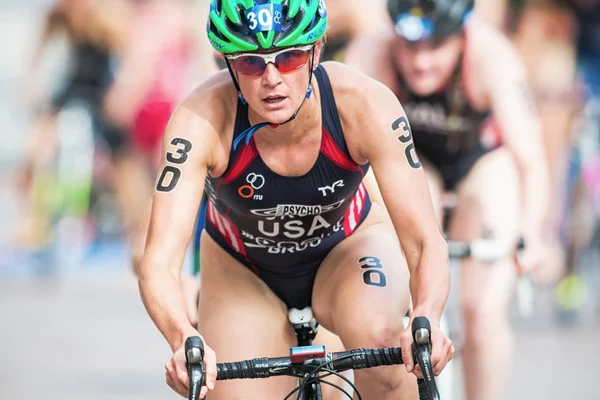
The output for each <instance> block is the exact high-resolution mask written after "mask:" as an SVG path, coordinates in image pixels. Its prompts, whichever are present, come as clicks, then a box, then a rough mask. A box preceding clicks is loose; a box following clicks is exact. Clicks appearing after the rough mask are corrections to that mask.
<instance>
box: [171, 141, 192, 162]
mask: <svg viewBox="0 0 600 400" xmlns="http://www.w3.org/2000/svg"><path fill="white" fill-rule="evenodd" d="M171 144H172V145H173V146H175V147H177V151H176V152H175V154H177V155H178V157H177V158H175V157H174V156H173V153H171V152H168V153H167V161H168V162H171V163H173V164H183V163H184V162H186V161H187V158H188V153H189V152H190V150H192V143H191V142H190V141H189V140H186V139H182V138H178V137H176V138H174V139H173V140H171ZM180 145H181V146H183V148H180V147H179V146H180Z"/></svg>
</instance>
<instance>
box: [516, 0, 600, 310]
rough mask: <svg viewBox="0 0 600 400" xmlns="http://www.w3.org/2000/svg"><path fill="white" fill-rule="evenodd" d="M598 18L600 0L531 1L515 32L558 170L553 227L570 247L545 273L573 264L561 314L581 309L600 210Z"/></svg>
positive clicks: (562, 289) (561, 290) (560, 294)
mask: <svg viewBox="0 0 600 400" xmlns="http://www.w3.org/2000/svg"><path fill="white" fill-rule="evenodd" d="M599 22H600V1H598V0H562V1H552V0H547V1H538V2H532V3H530V4H528V5H527V7H526V8H525V10H524V13H523V16H522V18H521V20H520V22H519V25H518V29H517V30H516V32H515V42H516V44H517V46H518V48H519V50H520V52H521V54H522V55H523V59H524V60H525V63H526V66H527V69H528V71H529V78H530V82H531V86H532V88H533V90H534V94H535V100H536V103H537V106H538V108H539V110H540V116H541V119H542V126H543V132H544V139H545V147H546V149H547V155H548V160H549V165H550V168H551V172H552V176H553V181H552V193H553V196H552V199H553V202H552V222H553V226H552V228H553V232H555V233H556V235H557V236H558V234H559V233H560V236H561V242H562V245H563V246H564V250H563V251H564V255H562V256H557V257H555V259H556V261H557V262H556V264H557V265H556V266H555V268H552V269H551V271H552V272H553V273H552V274H548V276H543V277H541V278H542V279H543V280H544V281H547V282H550V283H554V282H555V281H556V280H557V278H558V277H557V274H561V275H562V274H563V273H564V272H565V268H566V277H565V278H564V279H563V280H562V282H561V283H560V284H559V286H558V290H557V305H558V308H559V311H561V314H563V313H565V314H571V313H574V312H576V310H577V309H579V308H580V307H581V306H582V305H583V303H584V301H585V288H584V283H583V282H582V279H581V278H580V277H579V276H578V274H577V265H578V264H580V261H579V258H580V255H581V253H582V250H583V249H584V248H585V247H587V246H588V244H589V243H590V240H591V238H592V235H593V233H594V230H595V229H596V227H597V225H598V224H597V221H598V216H599V215H600V207H598V204H600V203H599V199H600V148H599V147H600V135H599V129H600V107H599V105H600V23H599ZM594 199H595V201H594ZM557 247H558V246H557ZM572 316H573V315H571V317H572ZM569 319H571V318H569Z"/></svg>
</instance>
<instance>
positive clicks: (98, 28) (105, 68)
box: [17, 0, 125, 247]
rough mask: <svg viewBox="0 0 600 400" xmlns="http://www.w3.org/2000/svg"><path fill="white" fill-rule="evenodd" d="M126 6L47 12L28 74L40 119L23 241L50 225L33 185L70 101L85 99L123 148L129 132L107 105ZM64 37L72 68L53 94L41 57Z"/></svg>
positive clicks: (63, 5) (77, 0)
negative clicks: (104, 102) (121, 127)
mask: <svg viewBox="0 0 600 400" xmlns="http://www.w3.org/2000/svg"><path fill="white" fill-rule="evenodd" d="M121 11H122V9H121V7H119V5H118V3H117V2H114V1H107V2H104V4H103V7H102V8H100V7H99V4H98V3H97V2H95V1H93V0H60V1H57V2H56V3H55V4H54V5H53V6H52V7H50V9H49V10H48V12H47V15H46V16H45V19H44V22H43V27H42V30H41V39H40V41H39V44H38V45H37V47H36V49H35V52H34V55H33V62H32V66H31V70H30V72H29V73H26V74H24V75H25V77H26V79H27V87H26V92H27V97H28V100H29V101H30V103H32V104H30V106H31V107H32V108H33V109H34V112H35V121H34V124H33V129H32V132H31V133H30V135H29V137H28V138H27V147H26V151H25V156H24V161H23V165H22V167H21V169H20V171H19V172H18V181H19V186H20V190H21V193H22V195H23V196H24V201H23V205H24V212H23V217H22V218H21V219H20V221H21V225H20V226H19V227H18V228H17V230H18V232H17V236H18V238H17V240H18V242H20V243H21V244H25V245H28V246H33V247H38V246H39V245H41V242H43V241H44V239H45V238H44V237H43V236H44V235H45V233H46V232H47V229H48V228H49V227H48V224H49V221H48V220H47V219H48V215H44V214H45V211H43V210H40V209H39V207H38V205H37V204H36V202H37V201H36V199H34V197H35V194H34V192H35V190H34V189H35V188H34V187H33V186H34V180H35V176H36V173H37V172H38V171H41V170H44V168H47V166H48V164H49V163H50V162H51V161H52V159H53V158H54V157H55V155H56V149H57V140H58V137H57V130H56V117H57V115H58V112H59V111H60V110H61V109H63V107H64V106H65V105H66V104H67V103H68V102H69V101H71V100H73V99H80V100H83V101H85V102H86V103H87V104H88V106H89V107H90V108H91V109H92V111H93V114H94V115H93V119H94V123H95V126H96V133H98V134H99V135H100V136H101V137H102V138H103V139H104V142H105V143H106V144H108V146H109V148H110V150H111V153H112V154H113V155H114V156H115V157H118V156H119V155H120V154H121V153H122V152H123V148H124V145H125V138H124V136H123V133H122V131H121V130H119V129H117V128H116V127H115V126H114V125H113V124H111V123H110V122H109V121H108V120H107V119H106V118H105V116H104V115H103V113H102V111H101V104H102V100H103V97H104V95H105V92H106V90H107V88H108V86H109V85H110V83H111V81H112V79H113V73H112V69H111V56H112V55H113V53H114V52H115V51H118V49H119V48H120V46H121V44H122V43H121V41H120V38H121V36H122V30H123V24H122V22H123V20H122V19H121V15H122V12H121ZM61 34H62V36H61ZM59 37H63V38H65V39H66V40H67V42H68V44H69V47H70V50H71V58H70V64H69V67H70V69H69V72H68V76H67V78H66V83H65V84H64V85H63V87H62V89H61V90H60V91H59V92H58V93H56V94H55V95H54V96H53V97H52V98H51V99H50V100H48V99H47V98H46V93H47V89H46V88H45V85H43V84H41V83H40V82H41V79H40V78H39V76H40V72H39V70H40V69H41V65H40V62H41V59H42V56H43V54H44V51H45V50H46V48H47V47H48V45H49V44H50V43H52V42H53V40H54V39H57V38H59Z"/></svg>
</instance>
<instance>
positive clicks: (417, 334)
mask: <svg viewBox="0 0 600 400" xmlns="http://www.w3.org/2000/svg"><path fill="white" fill-rule="evenodd" d="M412 331H413V340H414V343H413V356H414V358H415V360H416V362H417V363H418V364H419V366H420V367H421V371H422V373H423V379H418V386H419V398H420V399H421V400H439V398H440V397H439V393H438V390H437V387H436V384H435V380H434V374H433V369H432V365H431V345H430V336H431V327H430V324H429V320H428V319H427V318H425V317H416V318H415V319H414V320H413V325H412ZM185 355H186V361H187V367H188V374H189V377H190V389H189V400H198V398H199V396H200V389H201V388H202V386H203V385H204V383H205V382H204V379H205V371H204V361H203V357H204V344H203V343H202V339H200V337H198V336H194V337H189V338H187V340H186V341H185ZM397 364H403V360H402V350H401V349H400V348H399V347H394V348H384V349H355V350H350V351H341V352H335V353H324V354H322V357H315V358H308V359H304V360H303V361H302V362H301V363H298V362H292V358H291V357H275V358H266V357H261V358H254V359H252V360H244V361H237V362H226V363H219V364H217V380H229V379H260V378H268V377H271V376H281V375H288V376H298V377H303V376H306V375H307V374H311V373H313V372H314V371H315V369H316V368H319V367H323V366H326V367H327V368H328V369H330V370H334V371H336V372H342V371H346V370H349V369H353V370H355V369H364V368H373V367H379V366H383V365H397Z"/></svg>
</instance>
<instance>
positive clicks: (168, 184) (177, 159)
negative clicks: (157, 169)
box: [156, 137, 192, 193]
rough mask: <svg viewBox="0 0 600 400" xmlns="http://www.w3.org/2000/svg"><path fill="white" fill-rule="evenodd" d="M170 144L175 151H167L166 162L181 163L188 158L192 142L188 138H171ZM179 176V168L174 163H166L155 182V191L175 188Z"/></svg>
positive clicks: (169, 190)
mask: <svg viewBox="0 0 600 400" xmlns="http://www.w3.org/2000/svg"><path fill="white" fill-rule="evenodd" d="M171 145H173V146H175V148H176V151H175V153H172V152H167V157H166V158H167V162H169V163H171V164H177V165H181V164H183V163H185V162H186V161H187V159H188V153H189V152H190V151H191V150H192V143H191V142H190V141H189V140H186V139H183V138H178V137H176V138H174V139H173V140H171ZM179 178H181V170H180V169H179V168H177V167H176V166H175V165H170V164H167V165H165V167H164V168H163V170H162V172H161V174H160V178H159V179H158V183H157V184H156V191H157V192H163V193H168V192H171V191H173V190H174V189H175V187H176V186H177V182H179Z"/></svg>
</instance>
